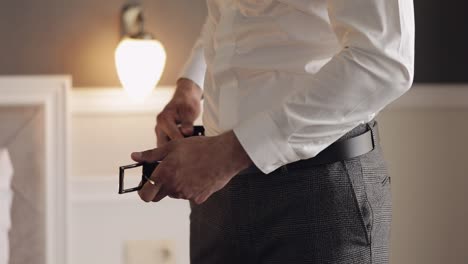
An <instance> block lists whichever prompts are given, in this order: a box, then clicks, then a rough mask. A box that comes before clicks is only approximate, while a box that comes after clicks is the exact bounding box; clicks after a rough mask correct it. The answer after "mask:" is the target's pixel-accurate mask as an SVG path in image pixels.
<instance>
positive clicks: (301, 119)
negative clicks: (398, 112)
mask: <svg viewBox="0 0 468 264" xmlns="http://www.w3.org/2000/svg"><path fill="white" fill-rule="evenodd" d="M207 5H208V10H209V12H208V13H209V15H208V18H207V21H206V23H205V25H204V28H203V32H202V37H201V38H200V40H199V41H198V42H197V43H196V45H195V47H194V49H193V51H192V55H191V58H190V60H189V61H188V62H187V64H186V67H185V69H184V72H183V75H182V77H181V78H180V79H179V80H178V82H177V90H176V92H175V94H174V97H173V99H172V100H171V101H170V102H169V103H168V105H167V106H166V108H165V109H164V110H163V111H162V112H161V113H160V114H159V115H158V118H157V125H156V135H157V140H158V148H156V149H152V150H147V151H144V152H135V153H132V158H133V159H134V160H135V161H139V162H142V161H145V162H154V161H161V163H160V165H159V166H158V167H157V168H156V170H155V171H154V173H153V174H152V175H151V180H152V181H149V182H147V183H146V184H145V185H144V187H143V189H142V190H141V191H140V193H139V194H140V196H141V198H142V199H143V200H144V201H146V202H149V201H153V202H157V201H159V200H161V199H162V198H164V197H165V196H170V197H173V198H182V199H188V200H190V201H192V203H191V206H192V212H191V216H190V219H191V247H190V248H191V260H192V263H387V262H388V255H389V233H390V221H391V220H390V219H391V197H390V184H389V181H390V179H389V177H388V175H387V172H386V168H385V163H384V161H383V158H382V154H381V149H380V146H379V143H378V137H377V129H376V128H377V127H376V122H375V121H374V120H373V118H374V117H375V116H376V115H377V114H378V113H379V112H380V111H381V110H382V109H383V108H384V107H385V106H386V105H388V104H389V103H390V102H392V101H394V100H395V99H397V98H398V97H399V96H401V95H402V94H403V93H405V92H406V91H407V90H408V89H409V88H410V86H411V84H412V80H413V65H414V22H413V4H412V1H411V0H353V1H351V0H234V1H222V0H210V1H208V2H207ZM202 88H203V91H202ZM202 93H203V98H204V113H203V123H204V126H205V128H206V134H207V137H191V138H183V135H190V134H191V132H192V124H193V121H194V120H195V119H196V118H197V117H198V115H199V114H200V100H201V99H202ZM369 135H370V136H369ZM360 136H361V137H360ZM359 138H360V139H365V140H364V141H366V140H367V141H366V142H371V143H363V142H364V141H360V143H350V142H351V141H354V142H357V140H358V139H359ZM360 139H359V140H360ZM369 144H370V145H371V149H368V150H365V149H366V148H368V147H369ZM345 149H346V150H345ZM348 150H349V151H348ZM362 150H365V151H364V152H362ZM359 151H361V152H359ZM321 153H325V154H321ZM350 153H351V154H350ZM352 153H354V154H352ZM356 153H360V154H356Z"/></svg>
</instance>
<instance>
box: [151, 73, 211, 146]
mask: <svg viewBox="0 0 468 264" xmlns="http://www.w3.org/2000/svg"><path fill="white" fill-rule="evenodd" d="M201 98H202V90H201V89H200V87H198V85H197V84H195V83H194V82H193V81H191V80H189V79H185V78H181V79H179V80H178V81H177V88H176V91H175V93H174V96H173V97H172V99H171V101H170V102H169V103H168V104H167V105H166V107H164V109H163V111H162V112H161V113H159V114H158V116H157V119H156V127H155V132H156V137H157V146H158V147H160V146H163V145H164V144H166V143H167V142H168V141H170V140H174V139H179V138H183V137H184V136H189V135H191V134H192V133H193V122H194V121H195V119H197V118H198V116H199V115H200V111H201V102H200V100H201Z"/></svg>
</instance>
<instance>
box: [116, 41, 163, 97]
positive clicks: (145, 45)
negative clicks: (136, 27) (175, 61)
mask: <svg viewBox="0 0 468 264" xmlns="http://www.w3.org/2000/svg"><path fill="white" fill-rule="evenodd" d="M165 64H166V51H165V50H164V47H163V46H162V44H161V43H160V42H159V41H157V40H153V39H137V38H124V39H122V41H121V42H120V43H119V45H118V46H117V48H116V50H115V65H116V68H117V74H118V76H119V79H120V82H121V83H122V85H123V87H124V89H125V90H126V91H127V92H128V94H129V95H130V97H132V98H135V99H143V98H144V97H146V96H147V95H149V94H150V93H151V91H152V90H153V89H154V87H155V86H156V85H157V84H158V82H159V80H160V79H161V75H162V73H163V71H164V66H165Z"/></svg>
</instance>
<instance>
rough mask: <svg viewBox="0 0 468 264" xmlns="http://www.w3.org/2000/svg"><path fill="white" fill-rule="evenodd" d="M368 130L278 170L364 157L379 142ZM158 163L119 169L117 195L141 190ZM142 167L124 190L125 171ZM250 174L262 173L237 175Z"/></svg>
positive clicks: (372, 128)
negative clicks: (132, 184)
mask: <svg viewBox="0 0 468 264" xmlns="http://www.w3.org/2000/svg"><path fill="white" fill-rule="evenodd" d="M367 128H368V130H367V131H366V132H364V133H363V134H361V135H359V136H355V137H352V138H349V139H344V140H340V141H336V142H335V143H333V144H331V145H330V146H329V147H327V148H326V149H325V150H323V151H322V152H320V153H319V154H318V155H317V156H315V157H313V158H310V159H307V160H300V161H296V162H293V163H289V164H287V165H283V166H282V167H280V168H279V169H283V170H284V169H286V170H293V169H304V168H310V167H313V166H317V165H324V164H329V163H334V162H337V161H342V160H348V159H352V158H355V157H358V156H361V155H364V154H366V153H368V152H370V151H372V150H373V149H374V148H375V146H376V144H377V142H379V132H378V127H377V122H374V124H373V126H371V125H370V124H369V123H368V124H367ZM202 135H204V128H203V127H202V126H195V127H194V133H193V136H202ZM157 165H158V163H157V162H156V163H137V164H131V165H126V166H121V167H119V193H120V194H123V193H129V192H134V191H138V190H140V189H141V187H142V186H143V184H144V183H145V182H146V178H147V177H149V176H150V175H151V174H152V173H153V171H154V169H155V168H156V166H157ZM140 166H142V167H143V168H142V176H141V182H140V184H139V185H138V186H136V187H133V188H128V189H125V187H124V177H125V170H127V169H132V168H136V167H140ZM251 173H262V174H263V172H262V171H261V170H259V169H258V168H257V167H255V166H252V167H250V168H247V169H245V170H243V171H241V172H240V173H239V175H241V174H251Z"/></svg>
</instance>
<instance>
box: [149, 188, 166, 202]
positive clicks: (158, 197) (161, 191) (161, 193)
mask: <svg viewBox="0 0 468 264" xmlns="http://www.w3.org/2000/svg"><path fill="white" fill-rule="evenodd" d="M167 195H168V192H167V190H166V189H165V188H164V186H161V188H160V189H159V191H158V193H157V194H156V196H155V197H154V198H153V200H152V201H153V202H155V203H157V202H159V201H161V200H162V199H164V198H165V197H166V196H167Z"/></svg>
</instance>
